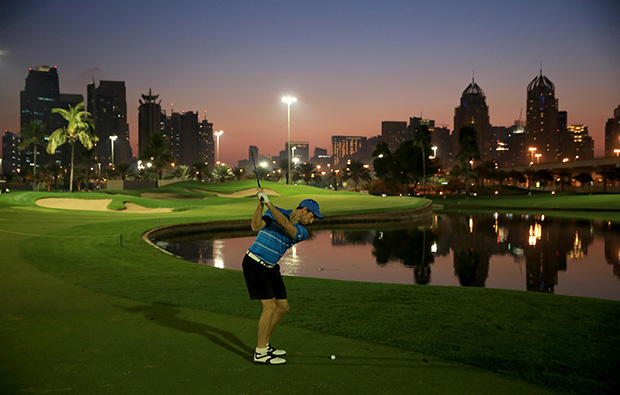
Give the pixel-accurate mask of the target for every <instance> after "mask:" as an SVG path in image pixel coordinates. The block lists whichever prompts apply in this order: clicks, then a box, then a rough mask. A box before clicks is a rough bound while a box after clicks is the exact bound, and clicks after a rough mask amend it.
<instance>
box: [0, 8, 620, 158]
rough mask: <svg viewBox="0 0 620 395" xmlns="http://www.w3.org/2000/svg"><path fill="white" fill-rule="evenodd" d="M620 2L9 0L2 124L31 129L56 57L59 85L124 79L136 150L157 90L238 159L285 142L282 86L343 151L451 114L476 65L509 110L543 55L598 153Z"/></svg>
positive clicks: (619, 89) (519, 103) (79, 86)
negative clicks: (203, 121)
mask: <svg viewBox="0 0 620 395" xmlns="http://www.w3.org/2000/svg"><path fill="white" fill-rule="evenodd" d="M619 15H620V3H619V2H618V1H614V0H589V1H587V0H584V1H572V0H571V1H547V0H538V1H530V0H522V1H515V2H502V1H497V0H495V1H483V0H472V1H468V2H456V1H444V0H433V1H413V0H409V1H392V0H383V1H370V0H358V1H339V0H329V1H322V0H314V1H291V0H289V1H280V0H274V1H269V0H263V1H234V0H230V1H177V2H171V1H166V2H164V1H159V0H150V1H141V0H140V1H117V0H107V1H97V2H94V1H93V2H89V1H74V0H66V1H60V0H58V1H54V0H52V1H31V0H25V1H12V2H9V1H3V2H2V5H0V21H1V23H0V76H1V77H0V128H1V130H9V131H12V132H17V131H18V130H19V92H20V90H23V89H24V85H25V78H26V76H27V75H28V68H30V67H36V66H40V65H49V66H57V67H58V73H59V76H60V89H61V92H62V93H81V94H83V95H84V97H85V98H86V86H87V84H88V83H89V82H91V81H92V80H93V78H94V79H95V81H96V83H97V84H99V81H100V80H113V81H125V84H126V87H127V107H128V121H129V128H130V134H131V136H132V144H133V146H134V149H135V148H136V143H137V132H138V121H137V119H138V105H139V103H138V99H139V98H140V95H141V94H146V93H148V91H149V89H152V91H153V93H154V94H159V98H160V99H161V104H162V108H163V109H165V110H166V112H167V113H168V114H170V111H171V103H174V111H177V112H180V111H195V112H198V113H199V114H200V116H201V118H202V117H204V115H205V110H206V116H207V118H208V119H209V121H210V122H213V124H214V128H215V129H216V130H223V131H224V134H223V135H222V137H221V140H220V144H221V145H220V147H221V159H222V160H223V161H224V162H227V163H230V164H231V165H233V166H236V164H237V160H239V159H244V158H247V152H248V146H249V145H256V146H258V147H259V149H260V153H261V154H271V155H277V154H278V152H279V151H280V150H282V149H284V143H285V141H286V138H287V137H286V136H287V123H286V121H287V119H286V104H284V103H282V102H281V100H280V99H281V97H282V96H284V95H293V96H295V97H297V99H298V102H297V103H295V104H293V106H292V110H291V113H292V126H291V139H292V140H294V141H296V140H299V141H309V142H310V149H311V153H312V152H313V151H314V148H315V147H321V148H326V149H328V150H329V151H330V152H331V144H330V142H331V140H330V136H332V135H360V136H368V137H370V136H375V135H378V134H380V128H381V121H409V117H412V116H420V114H422V115H423V117H424V118H430V119H434V120H435V121H436V124H437V125H444V124H445V125H446V126H449V127H450V128H451V127H452V125H453V117H454V108H455V107H457V106H458V105H459V98H460V96H461V93H462V92H463V90H464V89H465V88H466V87H467V85H468V84H469V83H470V82H471V79H472V72H473V73H475V80H476V83H477V84H478V85H479V86H480V87H481V88H482V89H483V90H484V92H485V93H486V97H487V104H488V105H489V113H490V117H491V124H492V125H495V126H509V125H512V123H513V122H514V120H515V119H517V118H518V117H519V112H520V110H521V109H523V119H525V111H526V109H525V102H526V86H527V84H528V83H529V82H530V81H531V80H532V79H533V78H534V77H536V76H537V75H538V74H539V72H540V64H541V62H542V71H543V74H544V75H546V76H547V77H548V78H549V79H550V80H551V81H552V82H553V83H554V84H555V87H556V97H557V98H558V99H559V109H560V110H566V111H568V122H569V124H586V125H588V127H589V131H590V135H591V136H592V137H593V138H594V140H595V156H602V154H603V149H604V127H605V122H606V121H607V119H608V118H611V117H612V116H613V109H614V108H616V107H617V106H618V105H619V104H620V40H619V38H620V24H619V23H618V16H619Z"/></svg>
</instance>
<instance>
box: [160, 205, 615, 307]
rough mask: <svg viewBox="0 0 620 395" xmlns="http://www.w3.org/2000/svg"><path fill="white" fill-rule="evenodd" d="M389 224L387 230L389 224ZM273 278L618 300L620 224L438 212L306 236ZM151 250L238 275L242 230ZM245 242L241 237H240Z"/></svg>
mask: <svg viewBox="0 0 620 395" xmlns="http://www.w3.org/2000/svg"><path fill="white" fill-rule="evenodd" d="M390 226H393V225H390ZM311 229H312V228H311V227H310V228H309V230H310V239H309V240H307V241H304V242H302V243H300V244H298V245H297V246H295V247H294V248H292V249H291V250H289V252H288V253H287V254H286V255H285V256H284V257H283V259H282V260H281V261H280V264H281V268H282V272H283V274H286V275H291V276H305V277H318V278H331V279H341V280H351V281H371V282H387V283H400V284H421V285H426V284H428V285H449V286H470V287H487V288H502V289H513V290H523V291H533V292H547V293H556V294H561V295H577V296H587V297H595V298H602V299H612V300H620V224H618V223H611V222H606V221H597V220H580V219H562V218H550V217H545V216H532V215H516V214H515V215H512V214H497V213H496V214H474V215H469V214H467V215H465V214H441V215H436V216H434V218H433V219H432V221H430V224H429V225H426V226H415V227H405V226H403V227H401V228H397V229H391V228H389V227H388V226H386V227H384V228H382V227H381V226H379V227H378V228H377V229H362V230H343V229H340V230H339V229H333V230H314V231H312V230H311ZM231 236H233V235H232V234H231V235H222V234H221V233H220V234H213V233H202V234H193V235H191V236H184V237H182V238H169V239H161V240H158V241H157V244H158V245H159V246H160V247H162V248H165V249H166V250H167V251H170V252H172V253H173V254H176V255H179V256H181V257H183V258H184V259H186V260H190V261H194V262H197V263H200V264H206V265H211V266H215V267H219V268H226V269H234V270H241V261H242V258H243V254H244V253H245V251H246V250H247V248H248V246H249V245H250V244H251V243H252V241H253V240H254V236H253V234H252V233H251V232H247V233H242V234H235V235H234V236H237V237H232V238H227V237H231ZM243 236H245V237H243Z"/></svg>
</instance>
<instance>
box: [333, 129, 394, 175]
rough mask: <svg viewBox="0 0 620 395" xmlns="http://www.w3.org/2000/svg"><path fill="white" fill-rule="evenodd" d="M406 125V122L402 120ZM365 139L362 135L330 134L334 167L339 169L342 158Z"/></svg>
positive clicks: (359, 145)
mask: <svg viewBox="0 0 620 395" xmlns="http://www.w3.org/2000/svg"><path fill="white" fill-rule="evenodd" d="M403 123H404V124H405V126H406V123H405V122H403ZM364 141H366V137H362V136H332V156H333V160H334V167H335V168H336V169H339V168H340V167H342V165H343V163H341V162H342V160H343V159H344V158H345V157H346V156H349V155H353V154H354V153H356V152H357V151H358V150H359V149H360V148H361V147H362V144H363V143H364Z"/></svg>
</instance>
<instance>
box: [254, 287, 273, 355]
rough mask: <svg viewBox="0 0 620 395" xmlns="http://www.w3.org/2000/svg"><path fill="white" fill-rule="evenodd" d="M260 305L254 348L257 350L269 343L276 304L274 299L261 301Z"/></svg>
mask: <svg viewBox="0 0 620 395" xmlns="http://www.w3.org/2000/svg"><path fill="white" fill-rule="evenodd" d="M261 303H262V304H263V312H262V313H261V315H260V319H259V320H258V343H257V345H256V346H257V347H258V348H265V347H267V342H268V341H269V335H270V334H271V332H272V331H273V329H271V321H272V320H273V316H274V314H275V312H276V307H277V304H276V299H275V298H274V299H263V300H261Z"/></svg>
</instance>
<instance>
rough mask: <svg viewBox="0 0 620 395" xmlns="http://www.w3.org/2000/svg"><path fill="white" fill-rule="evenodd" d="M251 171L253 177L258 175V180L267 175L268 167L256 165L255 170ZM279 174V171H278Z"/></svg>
mask: <svg viewBox="0 0 620 395" xmlns="http://www.w3.org/2000/svg"><path fill="white" fill-rule="evenodd" d="M252 173H254V174H253V176H254V177H256V176H258V179H259V180H264V179H266V178H267V177H268V176H269V174H270V173H269V169H267V168H266V167H263V166H258V167H257V168H256V171H254V170H252ZM280 174H281V173H280Z"/></svg>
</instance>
